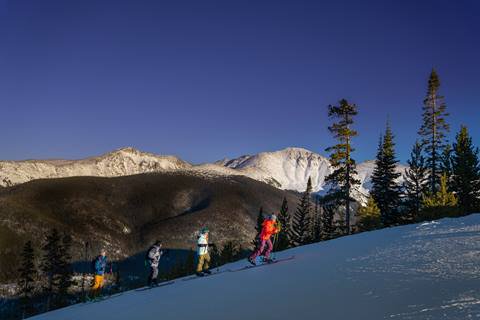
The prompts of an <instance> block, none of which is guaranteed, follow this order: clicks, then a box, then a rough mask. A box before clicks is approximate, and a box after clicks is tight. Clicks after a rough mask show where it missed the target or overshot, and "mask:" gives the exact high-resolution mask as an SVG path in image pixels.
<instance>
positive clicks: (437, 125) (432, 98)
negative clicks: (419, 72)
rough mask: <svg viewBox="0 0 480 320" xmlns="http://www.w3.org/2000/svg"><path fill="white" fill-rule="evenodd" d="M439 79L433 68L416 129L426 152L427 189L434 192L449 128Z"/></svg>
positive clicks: (438, 178)
mask: <svg viewBox="0 0 480 320" xmlns="http://www.w3.org/2000/svg"><path fill="white" fill-rule="evenodd" d="M439 88H440V79H439V77H438V74H437V72H436V71H435V70H432V72H431V73H430V78H429V80H428V89H427V96H426V98H425V100H424V101H423V116H422V117H423V124H422V126H421V127H420V130H419V131H418V133H419V135H420V136H421V137H422V140H421V143H422V146H423V147H424V151H425V153H426V155H427V156H426V162H427V167H428V169H429V170H428V175H429V189H430V193H431V194H435V193H436V192H437V190H438V187H439V181H440V176H441V174H442V172H441V165H440V162H441V154H442V151H443V149H444V147H445V143H446V142H445V136H446V134H447V133H448V131H449V130H450V128H449V125H448V124H447V122H446V120H445V118H446V117H447V116H448V113H447V112H446V108H447V106H446V105H445V102H444V97H443V96H441V95H439Z"/></svg>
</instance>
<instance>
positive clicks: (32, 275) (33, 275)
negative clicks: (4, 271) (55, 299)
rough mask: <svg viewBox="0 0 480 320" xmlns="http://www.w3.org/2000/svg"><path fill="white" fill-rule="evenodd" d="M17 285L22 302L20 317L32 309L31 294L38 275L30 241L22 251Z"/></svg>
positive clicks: (29, 312)
mask: <svg viewBox="0 0 480 320" xmlns="http://www.w3.org/2000/svg"><path fill="white" fill-rule="evenodd" d="M18 272H19V278H18V287H19V288H20V295H21V297H22V298H21V303H22V312H23V316H22V318H25V317H26V316H27V315H29V314H31V313H32V311H33V306H32V301H31V299H32V295H33V293H34V291H35V281H36V279H37V276H38V272H37V268H36V267H35V251H34V250H33V246H32V241H27V242H26V243H25V246H24V247H23V251H22V265H21V266H20V268H19V270H18Z"/></svg>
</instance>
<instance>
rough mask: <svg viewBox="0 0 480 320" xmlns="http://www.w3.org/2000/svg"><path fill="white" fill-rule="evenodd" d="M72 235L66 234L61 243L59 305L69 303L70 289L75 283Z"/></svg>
mask: <svg viewBox="0 0 480 320" xmlns="http://www.w3.org/2000/svg"><path fill="white" fill-rule="evenodd" d="M71 247H72V237H70V235H68V234H64V235H63V237H62V242H61V244H60V248H59V250H60V252H59V258H60V260H59V268H58V269H59V270H58V272H59V282H58V301H57V303H58V305H59V306H65V305H67V304H68V300H69V292H68V290H69V289H70V287H71V286H72V284H73V280H72V279H73V267H72V255H71V252H70V251H71Z"/></svg>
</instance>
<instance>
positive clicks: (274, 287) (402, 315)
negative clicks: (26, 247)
mask: <svg viewBox="0 0 480 320" xmlns="http://www.w3.org/2000/svg"><path fill="white" fill-rule="evenodd" d="M291 255H295V259H293V260H291V261H285V262H284V263H278V264H273V265H270V266H265V267H262V268H252V269H247V270H244V271H240V272H224V273H221V274H218V275H215V276H213V277H205V278H201V279H198V280H195V281H178V280H177V282H176V283H174V284H173V285H169V286H165V287H160V288H156V289H152V290H146V291H143V292H135V291H131V292H125V293H124V294H122V295H120V296H118V297H115V298H114V299H107V300H105V301H102V302H99V303H94V304H90V305H82V304H79V305H75V306H71V307H67V308H64V309H61V310H57V311H53V312H51V313H48V314H44V315H40V316H37V317H36V318H35V319H48V320H57V319H59V320H60V319H61V320H66V319H68V320H77V319H87V318H91V317H94V318H101V319H105V320H106V319H115V320H124V319H125V320H126V319H138V320H147V319H165V320H166V319H209V320H212V319H222V320H224V319H239V320H240V319H241V320H244V319H246V318H253V319H262V320H263V319H280V320H282V319H289V320H290V319H326V320H343V319H345V320H351V319H368V320H376V319H393V320H412V319H415V320H436V319H449V320H457V319H458V320H465V319H480V214H475V215H471V216H468V217H464V218H458V219H443V220H440V221H438V222H430V223H423V224H419V225H410V226H402V227H397V228H389V229H383V230H379V231H374V232H365V233H362V234H358V235H354V236H350V237H343V238H339V239H336V240H333V241H327V242H322V243H318V244H312V245H307V246H303V247H299V248H295V249H291V250H288V251H285V252H281V253H278V258H282V257H283V258H285V257H288V256H291ZM245 265H247V262H245V261H240V262H236V263H233V264H229V265H226V266H224V267H223V268H224V269H236V268H239V267H242V266H245Z"/></svg>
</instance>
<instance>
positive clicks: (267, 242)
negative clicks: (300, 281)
mask: <svg viewBox="0 0 480 320" xmlns="http://www.w3.org/2000/svg"><path fill="white" fill-rule="evenodd" d="M276 222H277V216H276V215H275V214H271V215H270V216H269V217H267V218H266V219H265V220H264V221H263V223H262V231H261V232H260V239H259V240H260V241H259V242H258V244H257V247H256V248H255V250H254V251H253V252H252V254H251V255H250V257H248V261H249V262H250V263H251V264H253V265H256V262H255V259H256V258H257V257H258V256H259V255H263V260H264V261H265V262H267V263H270V262H272V260H271V259H270V252H272V249H273V244H272V240H271V239H270V237H271V236H272V235H274V234H276V233H279V232H280V228H279V227H277V226H276ZM265 246H266V248H265Z"/></svg>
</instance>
